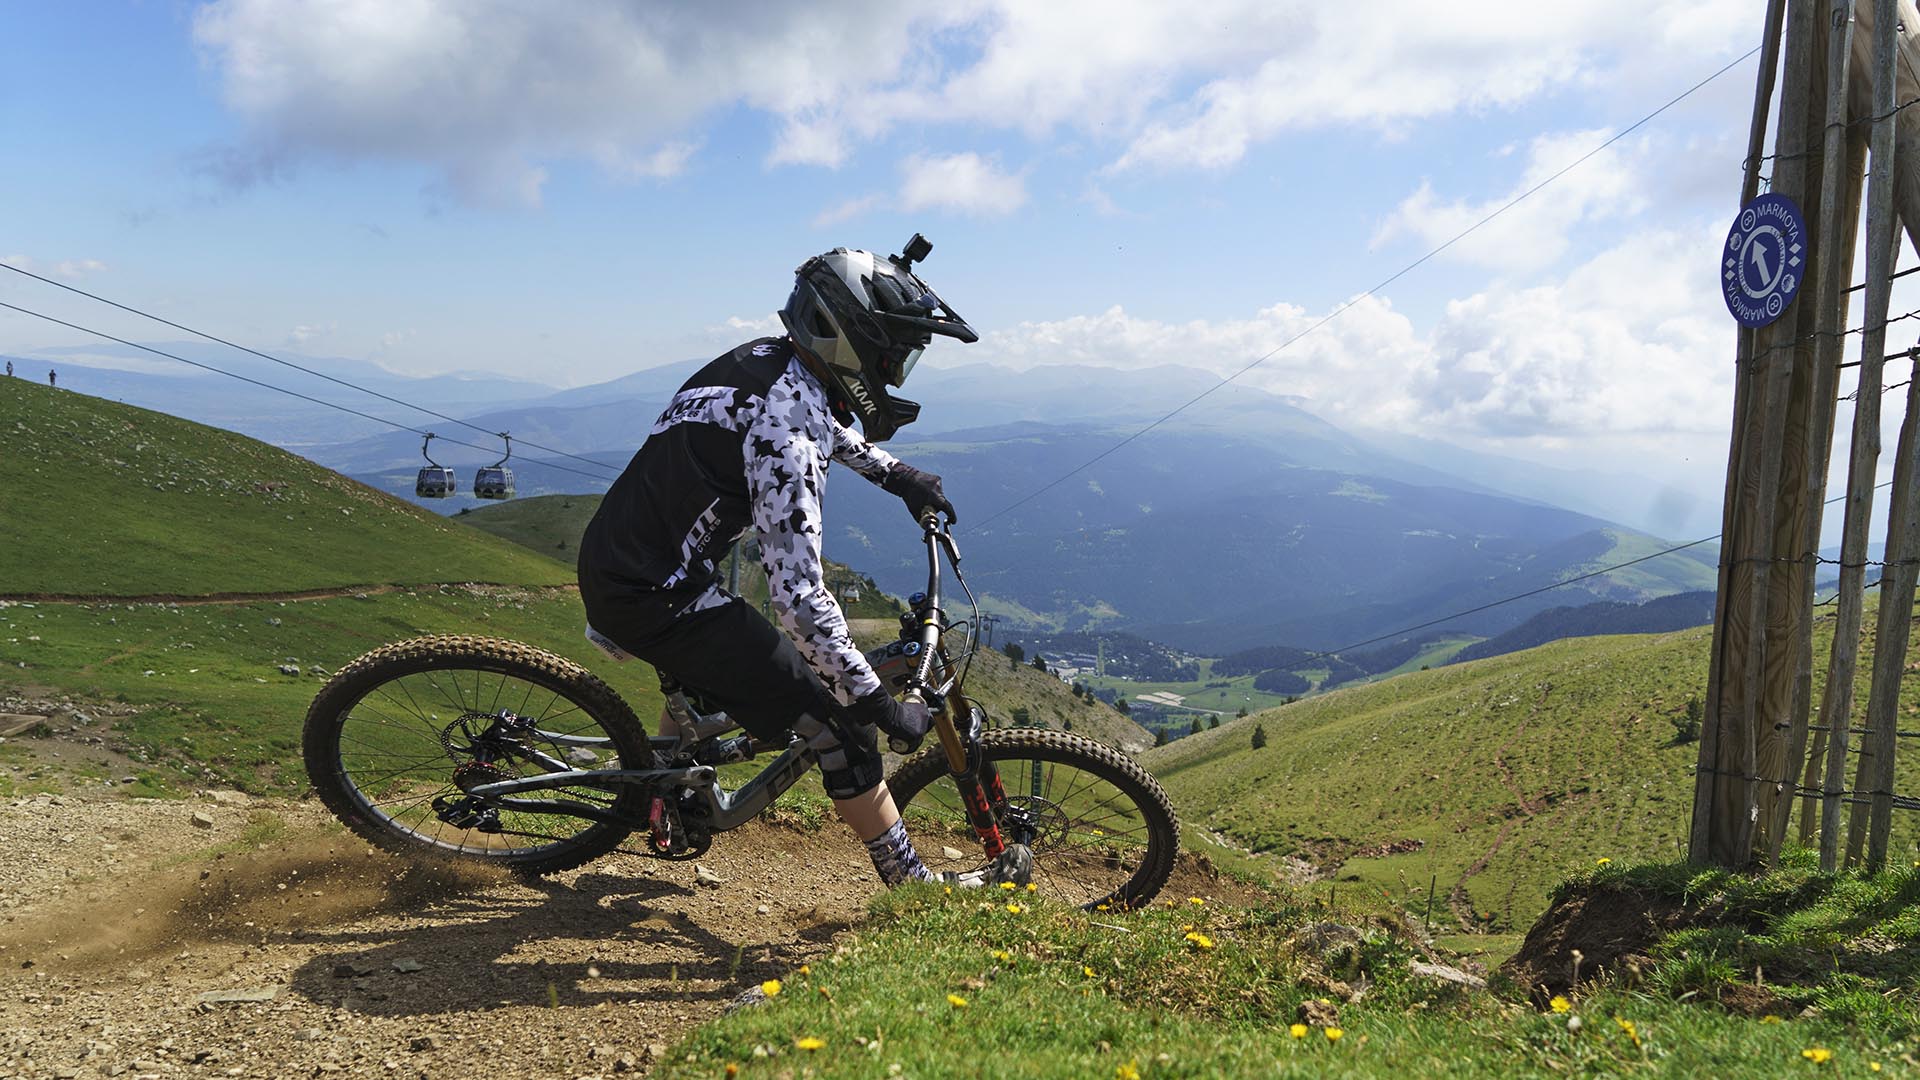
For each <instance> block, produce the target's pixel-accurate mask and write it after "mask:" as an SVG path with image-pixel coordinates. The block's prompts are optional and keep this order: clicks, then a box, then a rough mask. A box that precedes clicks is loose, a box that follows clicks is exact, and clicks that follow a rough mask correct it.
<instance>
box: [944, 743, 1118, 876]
mask: <svg viewBox="0 0 1920 1080" xmlns="http://www.w3.org/2000/svg"><path fill="white" fill-rule="evenodd" d="M993 764H994V767H995V768H996V769H997V770H998V771H999V774H1000V782H1001V786H1002V787H1003V789H1004V790H1005V791H1006V795H1007V807H1008V814H1007V815H1006V816H1007V818H1008V821H1007V822H1006V827H1004V828H1003V831H1004V832H1008V833H1011V832H1014V831H1016V830H1019V829H1022V828H1025V829H1029V830H1031V837H1030V839H1029V840H1028V847H1029V848H1031V849H1032V851H1033V877H1032V882H1033V884H1034V886H1035V888H1034V889H1033V890H1030V891H1032V892H1035V893H1037V894H1038V895H1040V896H1044V897H1047V898H1049V899H1053V900H1060V901H1064V902H1066V903H1069V904H1074V905H1077V906H1082V907H1089V908H1096V909H1097V908H1099V907H1100V906H1101V905H1107V906H1110V907H1122V906H1125V903H1126V901H1127V899H1128V898H1130V897H1131V896H1132V895H1133V894H1134V889H1133V886H1134V883H1135V881H1136V880H1137V879H1138V878H1139V877H1140V875H1141V874H1142V872H1143V871H1145V870H1146V869H1147V868H1148V867H1149V866H1150V865H1151V864H1152V862H1153V860H1154V858H1155V855H1156V853H1155V852H1154V851H1153V830H1152V821H1151V819H1150V818H1149V817H1148V816H1147V812H1146V810H1145V808H1144V807H1143V806H1142V805H1141V802H1140V800H1139V798H1138V797H1136V796H1135V795H1134V794H1132V793H1130V792H1129V791H1128V790H1127V789H1126V788H1124V787H1121V786H1120V785H1118V784H1116V783H1114V782H1113V781H1112V780H1111V779H1109V778H1107V777H1106V776H1104V775H1101V774H1100V773H1099V772H1096V771H1094V770H1092V769H1088V768H1085V767H1083V766H1081V765H1076V764H1073V763H1069V762H1064V761H1055V760H1051V759H1049V758H1045V757H1041V756H1039V755H1037V754H1036V755H1024V756H1013V757H1005V758H1001V757H996V758H995V759H994V762H993ZM908 815H909V817H908V825H909V828H910V829H911V830H912V834H913V836H914V838H915V847H916V848H917V849H918V851H919V852H920V858H921V861H923V862H925V863H926V864H927V868H928V869H929V870H932V871H934V872H935V873H940V872H942V871H958V872H967V871H972V870H977V869H980V868H982V867H983V866H984V865H985V863H984V861H983V860H982V858H981V854H980V848H979V841H978V839H977V838H976V837H975V836H974V835H973V831H972V829H971V828H970V827H969V826H968V824H967V815H966V810H965V807H964V805H963V804H962V802H961V797H960V789H959V786H958V784H957V783H956V782H955V781H953V780H951V779H943V780H940V781H936V782H934V783H932V784H930V785H928V786H927V788H926V789H925V790H924V791H922V792H920V793H919V794H917V795H915V796H914V799H913V802H912V803H911V805H910V807H909V808H908ZM1017 838H1018V837H1016V836H1014V835H1007V836H1006V839H1007V840H1008V841H1009V842H1012V841H1014V840H1016V839H1017ZM955 854H958V855H959V857H958V858H955V857H954V855H955Z"/></svg>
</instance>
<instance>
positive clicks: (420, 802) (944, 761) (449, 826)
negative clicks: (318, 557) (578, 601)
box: [303, 517, 1179, 908]
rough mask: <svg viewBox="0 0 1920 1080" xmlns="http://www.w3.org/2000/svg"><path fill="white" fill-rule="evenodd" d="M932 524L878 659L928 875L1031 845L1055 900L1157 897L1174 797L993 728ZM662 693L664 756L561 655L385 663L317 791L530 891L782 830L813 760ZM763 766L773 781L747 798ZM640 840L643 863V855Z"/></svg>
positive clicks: (403, 655) (1113, 766)
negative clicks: (777, 803)
mask: <svg viewBox="0 0 1920 1080" xmlns="http://www.w3.org/2000/svg"><path fill="white" fill-rule="evenodd" d="M922 526H923V530H922V531H923V537H922V539H923V540H924V542H925V544H926V548H927V589H926V591H925V592H924V593H916V594H914V596H912V597H911V598H910V599H909V603H908V610H907V611H906V612H905V613H904V614H902V615H901V616H900V620H899V622H900V631H899V635H898V637H897V638H896V639H895V640H893V641H891V642H889V643H887V644H885V645H882V646H880V647H879V648H876V649H874V650H872V651H871V652H869V653H868V658H869V660H870V661H871V662H872V663H873V666H874V669H875V672H876V674H878V675H879V676H880V678H881V679H882V681H883V682H884V683H885V685H887V687H888V688H889V689H890V690H892V691H893V692H894V693H895V694H897V695H899V696H900V697H902V698H903V699H911V700H916V701H919V702H922V703H924V704H925V705H926V706H927V707H928V710H929V712H930V713H931V715H932V717H933V721H934V723H933V731H932V734H933V735H934V736H935V737H934V738H933V739H930V740H929V742H928V745H927V747H926V748H925V749H923V750H921V751H920V752H919V753H917V754H915V755H912V756H908V757H905V759H904V760H902V761H901V762H900V763H899V765H898V766H897V767H896V768H895V769H894V770H893V771H892V773H891V775H889V777H888V779H887V783H888V786H889V787H890V788H891V789H892V791H893V796H894V799H895V801H896V802H898V803H899V805H900V808H901V813H902V815H903V817H905V818H906V820H907V825H908V829H909V832H910V833H911V835H912V836H913V837H914V839H915V841H916V846H917V847H918V848H919V850H920V853H921V858H922V860H923V861H924V862H926V863H927V865H928V867H929V868H930V869H933V870H936V871H939V870H957V871H967V870H972V869H978V868H980V867H983V866H985V865H986V863H987V862H989V861H990V860H992V859H993V857H994V856H996V855H999V854H1000V853H1001V852H1002V851H1004V850H1006V846H1007V845H1008V844H1010V843H1018V844H1025V845H1027V846H1028V847H1029V848H1030V849H1032V851H1033V855H1034V874H1033V881H1034V882H1035V883H1036V884H1037V885H1038V886H1039V890H1040V891H1041V892H1042V893H1043V894H1044V895H1049V896H1052V897H1055V898H1057V899H1060V900H1064V901H1067V902H1069V903H1073V904H1077V905H1081V906H1084V907H1088V908H1095V907H1099V906H1101V905H1106V906H1107V907H1109V908H1126V907H1131V906H1138V905H1140V904H1144V903H1146V902H1147V901H1149V900H1151V899H1152V898H1153V896H1154V894H1155V893H1156V892H1158V891H1159V889H1160V888H1161V886H1162V885H1164V884H1165V883H1166V880H1167V876H1168V874H1169V873H1171V872H1172V869H1173V863H1174V858H1175V855H1176V853H1177V850H1178V844H1179V825H1178V822H1177V819H1176V818H1175V816H1174V811H1173V806H1172V804H1171V803H1169V802H1168V800H1167V796H1166V793H1165V792H1164V791H1163V790H1161V787H1160V785H1159V783H1158V782H1156V781H1155V780H1154V779H1153V777H1152V776H1151V775H1149V774H1148V773H1147V772H1146V770H1144V769H1142V768H1141V767H1140V766H1139V765H1138V764H1137V763H1135V762H1134V761H1133V759H1132V758H1130V757H1128V756H1127V755H1126V754H1124V753H1121V752H1120V751H1117V750H1115V749H1112V748H1110V747H1108V746H1105V745H1103V744H1101V743H1099V742H1096V741H1094V740H1092V739H1088V738H1086V737H1084V736H1080V735H1076V734H1073V733H1070V732H1065V731H1055V730H1051V729H1045V728H1031V727H1015V728H1007V727H994V726H992V725H991V724H990V722H989V720H988V717H987V714H986V711H985V710H984V709H982V708H981V707H980V706H979V705H978V704H977V703H976V702H974V701H973V700H972V699H970V698H968V697H967V695H966V692H965V684H966V677H967V673H968V671H969V670H970V668H971V666H972V661H973V658H974V656H975V654H976V653H977V652H978V650H979V646H980V642H979V627H980V617H979V606H978V604H977V603H976V602H975V600H974V597H973V593H972V590H971V589H968V588H967V585H966V579H965V577H963V576H962V575H961V574H960V549H959V546H958V545H957V544H956V543H955V541H954V538H953V535H952V532H951V530H950V529H949V528H948V527H947V525H946V524H945V523H943V522H941V521H940V520H939V519H938V518H937V517H929V518H927V519H924V520H923V521H922ZM943 555H944V556H945V561H946V563H947V564H948V565H950V566H951V567H952V571H953V577H954V580H955V581H956V582H958V583H959V585H960V587H961V589H962V590H963V591H964V592H965V594H966V597H967V603H968V605H969V608H970V609H971V615H970V617H968V618H965V619H961V620H957V621H954V622H948V621H947V619H946V614H945V612H944V610H943V608H942V605H941V563H942V556H943ZM950 645H953V646H954V647H953V648H949V646H950ZM660 676H661V688H662V690H663V692H664V694H665V697H666V709H667V712H668V713H669V714H670V715H671V716H673V718H674V719H675V721H676V725H677V728H678V732H677V734H676V735H674V736H669V737H661V736H655V737H652V738H649V737H648V736H647V734H646V730H645V728H644V727H643V725H642V724H641V722H640V719H639V718H638V717H637V716H636V715H635V714H634V711H633V709H632V708H631V707H630V706H629V705H628V704H627V702H626V701H625V700H623V699H622V698H621V697H620V695H619V694H618V693H616V692H615V691H614V690H613V689H612V688H611V687H609V686H608V685H607V684H606V683H604V682H602V681H601V680H600V679H599V678H598V677H597V676H595V675H594V674H593V673H592V672H590V671H588V670H587V669H586V668H584V667H581V666H580V665H579V664H576V663H574V662H573V661H571V660H567V659H565V658H564V657H561V656H558V655H555V654H554V653H551V652H547V651H545V650H542V649H537V648H534V647H533V646H530V645H525V644H522V643H519V642H514V641H507V640H502V639H499V638H485V637H472V636H467V635H439V636H433V637H422V638H415V639H412V640H409V641H401V642H396V643H394V644H390V645H385V646H382V647H381V648H378V649H375V650H373V651H372V652H369V653H367V654H366V655H364V656H362V657H360V658H359V659H357V660H355V661H353V662H352V663H350V664H348V665H347V666H346V667H345V668H344V669H342V670H341V671H340V673H339V674H338V675H335V676H334V677H333V679H332V680H331V681H330V682H328V683H327V685H326V686H325V687H324V688H322V689H321V691H320V693H319V695H318V696H316V697H315V698H314V701H313V705H312V707H311V708H310V709H309V710H308V713H307V720H306V728H305V732H304V738H303V750H304V756H305V760H306V767H307V775H308V777H309V778H310V779H311V780H312V783H313V787H314V790H315V791H316V792H317V793H318V794H319V796H320V798H321V800H322V801H323V802H324V803H325V804H326V806H327V808H328V809H329V810H331V811H332V812H333V813H334V814H335V815H337V816H338V817H339V818H340V820H341V821H343V822H344V823H345V824H346V825H347V826H348V827H349V828H351V829H352V830H353V831H354V832H355V833H357V834H358V835H360V836H361V837H364V838H365V839H367V840H369V841H371V842H373V843H375V844H377V845H379V846H381V847H384V848H386V849H388V850H390V851H394V852H398V853H401V854H403V855H413V856H426V857H434V856H440V857H453V858H466V859H474V860H481V861H485V862H489V863H494V864H498V865H503V866H506V867H510V868H512V869H514V870H517V871H521V872H525V873H530V874H548V873H555V872H558V871H562V870H569V869H572V868H574V867H578V866H580V865H582V864H584V863H586V862H588V861H590V860H592V859H595V858H598V857H600V856H602V855H605V854H607V853H609V852H612V851H615V850H621V851H626V852H629V853H632V854H640V855H646V856H650V857H655V858H664V859H688V858H693V857H696V856H698V855H700V854H701V853H703V852H705V851H706V850H707V849H708V847H709V845H710V844H711V843H712V842H713V840H714V838H715V836H716V835H717V834H719V833H724V832H726V831H728V830H730V829H734V828H738V827H739V826H741V825H743V824H745V823H747V822H748V821H751V820H753V819H754V818H756V817H758V816H759V815H760V814H762V813H763V812H765V811H766V810H767V809H768V807H770V806H772V805H773V803H774V800H776V799H778V798H779V797H780V795H781V794H782V793H784V792H785V791H786V790H787V789H788V788H790V787H792V786H793V785H794V783H795V782H797V781H798V780H800V778H801V777H803V776H804V775H806V773H807V771H808V770H809V769H811V768H812V767H813V766H814V764H815V757H814V754H813V753H812V751H811V750H809V749H808V747H807V746H806V744H805V743H804V742H803V741H802V740H800V739H799V738H798V737H789V738H788V739H787V741H785V742H784V743H782V742H780V741H779V740H771V741H769V740H761V739H758V738H755V737H753V736H751V735H747V734H738V735H735V734H733V733H734V732H735V731H737V730H738V725H737V724H735V723H733V722H732V721H731V720H729V719H728V718H727V716H726V715H725V714H724V713H719V712H711V711H709V712H703V711H702V710H701V708H700V704H699V702H698V700H697V698H696V696H695V695H692V694H689V693H688V692H687V691H686V690H685V689H683V688H682V687H680V686H679V685H678V684H677V683H675V682H674V681H673V679H672V676H671V673H667V672H662V673H660ZM893 749H895V750H899V749H902V748H901V747H898V746H895V747H893ZM765 754H771V755H773V756H772V760H770V761H768V762H767V764H766V765H765V766H764V767H763V768H761V769H759V771H758V772H757V773H754V774H753V775H752V776H751V777H750V778H748V779H746V780H745V781H744V782H743V783H740V784H739V785H738V786H737V787H729V786H728V784H729V783H730V778H731V777H733V776H736V775H737V774H738V773H739V772H741V771H742V770H743V768H745V766H744V764H743V763H745V762H749V761H752V760H753V759H755V758H757V757H760V756H761V755H765ZM635 834H639V836H640V838H641V843H640V845H639V846H638V847H633V848H630V847H624V846H623V845H625V844H626V843H627V840H628V838H629V837H630V836H634V835H635Z"/></svg>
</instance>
